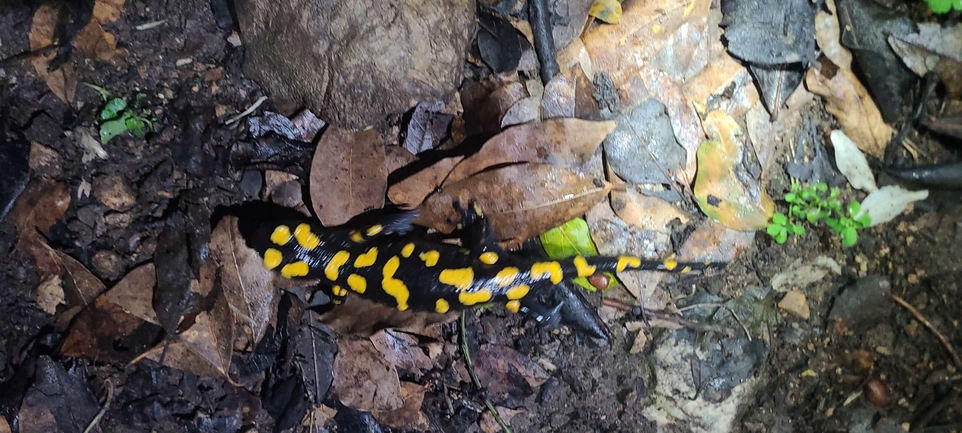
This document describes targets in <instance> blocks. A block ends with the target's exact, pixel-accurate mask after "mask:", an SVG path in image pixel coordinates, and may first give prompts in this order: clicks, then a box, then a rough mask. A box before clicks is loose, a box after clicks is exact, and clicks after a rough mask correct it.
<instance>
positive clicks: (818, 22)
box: [815, 0, 852, 69]
mask: <svg viewBox="0 0 962 433" xmlns="http://www.w3.org/2000/svg"><path fill="white" fill-rule="evenodd" d="M825 5H826V6H827V7H828V11H827V12H826V11H821V12H819V13H818V14H816V15H815V41H816V42H817V43H818V47H819V48H820V49H821V50H822V53H823V54H825V57H828V59H829V60H831V61H832V63H834V64H835V65H836V66H838V67H840V68H842V69H851V68H852V53H851V52H850V51H849V50H848V48H845V47H843V46H842V43H841V42H842V30H841V28H839V25H838V16H837V15H836V9H835V2H834V1H833V0H828V1H826V2H825Z"/></svg>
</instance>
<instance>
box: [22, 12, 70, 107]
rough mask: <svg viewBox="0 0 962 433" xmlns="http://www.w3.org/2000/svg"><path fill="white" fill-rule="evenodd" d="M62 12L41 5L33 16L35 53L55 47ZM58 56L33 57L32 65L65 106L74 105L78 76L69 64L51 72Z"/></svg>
mask: <svg viewBox="0 0 962 433" xmlns="http://www.w3.org/2000/svg"><path fill="white" fill-rule="evenodd" d="M60 13H61V12H60V11H58V10H57V8H56V7H55V6H54V5H52V4H50V3H47V4H44V5H41V6H40V7H39V8H37V11H36V12H34V14H33V22H32V23H31V25H30V49H31V50H33V51H37V50H41V49H44V48H47V47H49V46H51V45H53V38H54V33H55V29H56V27H57V18H58V16H59V15H60ZM56 55H57V53H56V50H50V51H49V52H47V53H46V54H44V55H41V56H36V57H33V58H32V59H31V60H30V63H32V64H33V69H34V70H35V71H37V75H39V76H40V79H41V80H43V82H44V83H46V84H47V87H48V88H50V91H51V92H53V94H54V95H56V96H57V98H60V100H61V101H63V103H64V104H67V105H68V106H69V105H73V100H74V95H75V93H76V90H77V74H76V72H75V71H74V67H73V64H71V63H70V62H67V63H65V64H63V65H62V66H61V67H60V69H57V70H56V71H51V70H49V67H50V62H51V61H52V60H53V58H54V57H55V56H56Z"/></svg>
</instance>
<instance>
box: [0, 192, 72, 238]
mask: <svg viewBox="0 0 962 433" xmlns="http://www.w3.org/2000/svg"><path fill="white" fill-rule="evenodd" d="M69 207H70V189H69V188H68V187H67V184H65V183H62V182H51V181H49V180H43V179H35V180H33V181H31V182H30V183H29V184H27V187H26V188H25V189H24V190H23V192H22V193H21V194H20V197H19V198H18V199H17V201H16V202H14V205H13V208H12V209H10V213H9V214H8V216H7V221H12V222H13V223H14V225H16V227H17V232H18V233H20V235H21V236H24V235H26V234H27V233H28V232H31V231H33V230H35V229H36V230H39V231H40V232H41V233H43V234H45V235H46V234H49V232H50V227H51V226H52V225H54V223H56V222H57V221H59V220H62V219H63V216H64V213H66V212H67V208H69Z"/></svg>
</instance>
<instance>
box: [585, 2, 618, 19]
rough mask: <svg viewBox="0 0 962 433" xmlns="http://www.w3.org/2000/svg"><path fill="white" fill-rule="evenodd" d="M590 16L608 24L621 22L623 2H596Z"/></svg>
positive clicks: (592, 6) (589, 12)
mask: <svg viewBox="0 0 962 433" xmlns="http://www.w3.org/2000/svg"><path fill="white" fill-rule="evenodd" d="M588 14H589V15H591V16H593V17H595V18H598V19H599V20H602V21H604V22H606V23H608V24H618V23H619V22H620V21H621V2H619V1H618V0H595V3H594V4H593V5H591V10H589V11H588Z"/></svg>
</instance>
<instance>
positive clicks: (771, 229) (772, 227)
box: [765, 224, 784, 238]
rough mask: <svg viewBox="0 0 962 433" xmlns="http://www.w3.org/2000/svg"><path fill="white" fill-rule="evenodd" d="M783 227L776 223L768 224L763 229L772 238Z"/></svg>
mask: <svg viewBox="0 0 962 433" xmlns="http://www.w3.org/2000/svg"><path fill="white" fill-rule="evenodd" d="M783 228H784V227H782V226H780V225H778V224H769V225H768V228H767V229H766V230H765V231H766V232H768V235H769V236H771V237H773V238H774V237H776V236H778V234H779V233H781V231H782V229H783Z"/></svg>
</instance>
